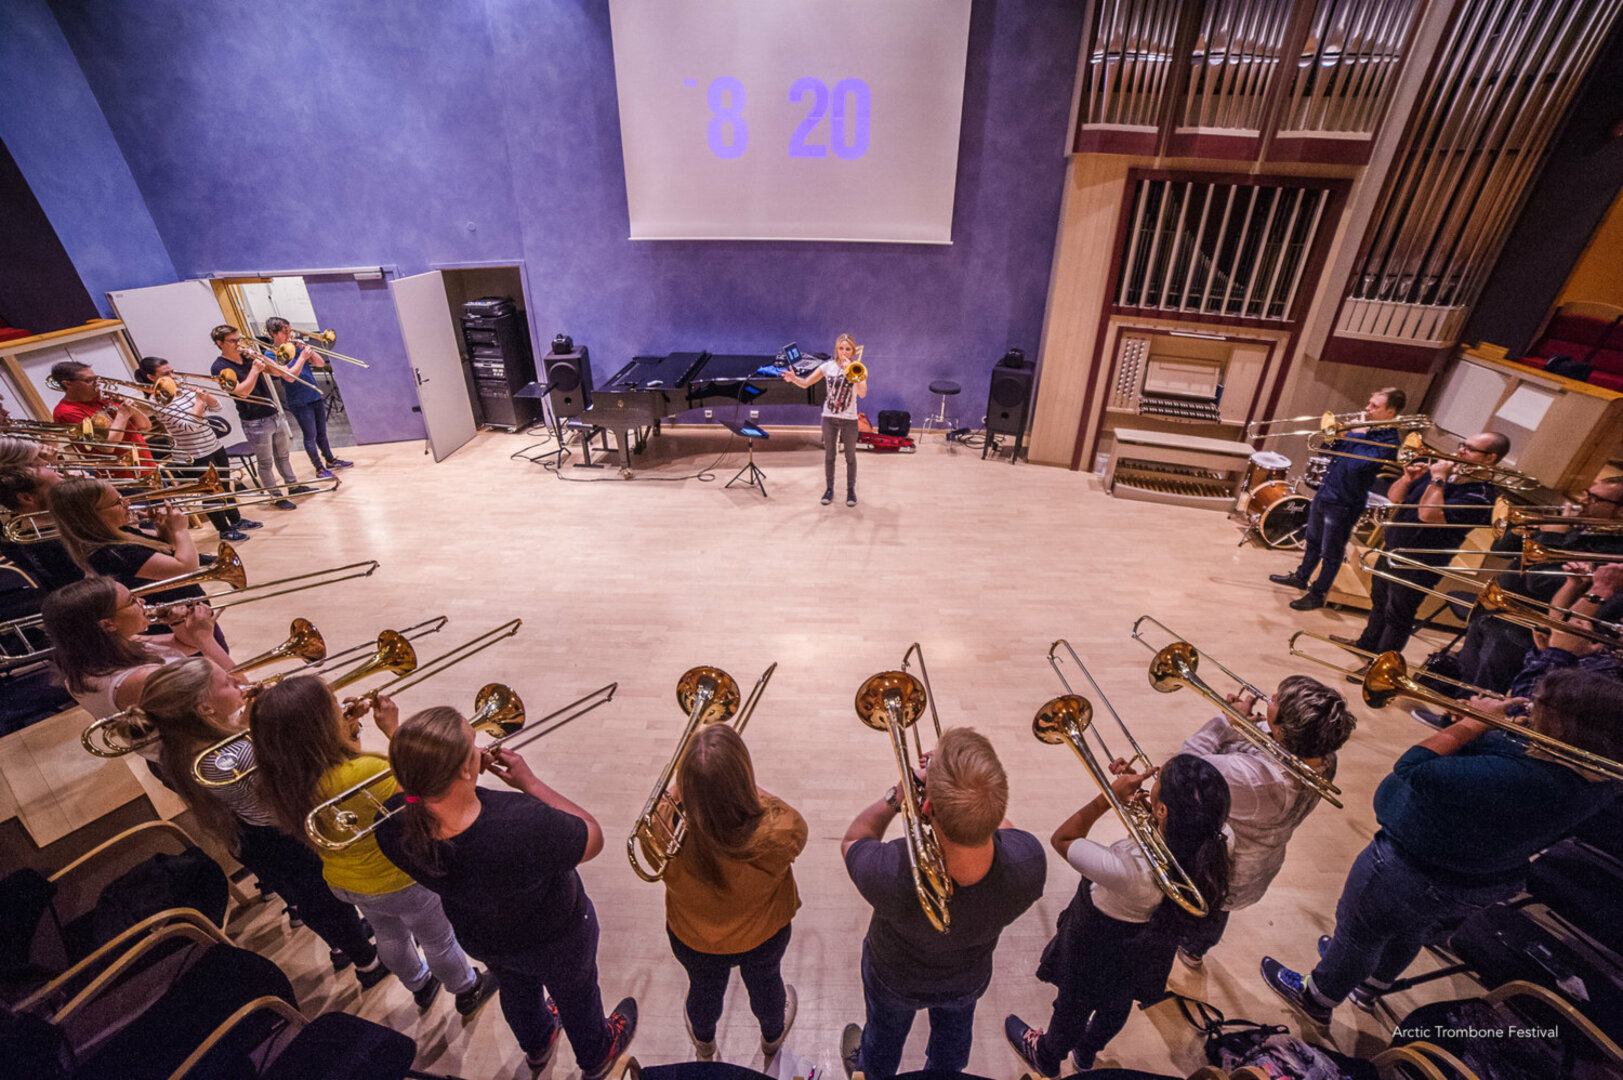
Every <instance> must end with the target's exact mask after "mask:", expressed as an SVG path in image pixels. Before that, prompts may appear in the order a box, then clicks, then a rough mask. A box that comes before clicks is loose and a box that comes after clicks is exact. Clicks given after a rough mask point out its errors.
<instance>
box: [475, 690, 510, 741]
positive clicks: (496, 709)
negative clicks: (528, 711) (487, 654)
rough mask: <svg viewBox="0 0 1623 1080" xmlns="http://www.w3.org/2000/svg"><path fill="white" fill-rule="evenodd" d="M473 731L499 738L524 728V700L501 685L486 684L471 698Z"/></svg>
mask: <svg viewBox="0 0 1623 1080" xmlns="http://www.w3.org/2000/svg"><path fill="white" fill-rule="evenodd" d="M468 723H469V724H471V725H472V726H473V730H475V731H477V732H479V733H480V734H483V735H492V736H495V737H496V738H498V739H499V738H501V737H502V736H504V735H512V734H513V733H514V732H517V731H519V730H521V729H522V728H523V727H524V700H523V699H522V698H520V697H519V696H518V694H517V693H515V692H514V690H513V688H512V687H510V686H506V685H504V684H502V683H486V684H485V685H484V686H481V687H480V688H479V693H477V694H475V695H474V698H473V715H472V716H470V717H468Z"/></svg>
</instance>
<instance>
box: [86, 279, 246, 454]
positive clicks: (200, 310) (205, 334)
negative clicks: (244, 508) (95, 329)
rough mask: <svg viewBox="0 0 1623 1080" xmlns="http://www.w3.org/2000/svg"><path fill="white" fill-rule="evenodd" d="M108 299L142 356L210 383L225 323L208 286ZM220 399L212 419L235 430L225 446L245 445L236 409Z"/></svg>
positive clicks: (180, 284)
mask: <svg viewBox="0 0 1623 1080" xmlns="http://www.w3.org/2000/svg"><path fill="white" fill-rule="evenodd" d="M107 298H108V299H109V300H111V301H112V302H113V311H114V312H115V313H117V315H118V317H119V319H120V320H122V321H123V323H124V328H125V329H126V330H128V331H129V334H130V339H131V340H132V341H134V342H135V354H136V355H137V356H161V357H163V358H164V359H165V360H167V361H169V362H170V363H171V364H173V365H174V367H175V370H176V371H184V372H186V373H187V374H190V375H201V376H204V377H208V373H209V366H210V365H211V364H213V363H214V358H215V357H217V356H219V355H220V350H219V349H218V348H216V347H215V345H214V341H213V339H211V338H210V337H209V333H210V332H211V331H212V330H213V329H214V328H215V327H216V326H219V325H220V324H221V323H223V322H224V321H225V315H224V314H223V313H222V312H221V311H220V302H219V301H218V300H216V299H215V298H214V289H213V287H212V286H210V285H209V283H208V282H206V281H177V282H175V284H173V285H154V286H152V287H151V288H147V289H124V290H121V291H119V292H110V293H108V294H107ZM239 329H241V328H240V327H239ZM123 377H124V378H128V376H123ZM217 396H218V397H219V399H220V411H219V412H218V413H210V414H209V415H210V416H218V417H220V418H221V419H222V420H224V421H226V422H227V423H228V424H230V425H231V434H229V435H227V436H225V437H224V438H222V439H221V440H220V441H221V442H222V443H224V444H226V445H227V446H230V445H232V444H234V443H240V442H246V441H247V437H246V436H244V435H243V433H242V423H241V422H240V421H239V420H238V419H237V410H236V407H235V406H234V405H232V404H231V402H230V401H228V400H227V399H226V395H225V394H224V393H223V392H222V393H221V394H219V395H217Z"/></svg>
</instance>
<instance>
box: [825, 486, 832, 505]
mask: <svg viewBox="0 0 1623 1080" xmlns="http://www.w3.org/2000/svg"><path fill="white" fill-rule="evenodd" d="M833 501H834V489H833V488H829V489H828V490H827V491H824V492H823V505H824V506H827V505H828V504H829V503H831V502H833Z"/></svg>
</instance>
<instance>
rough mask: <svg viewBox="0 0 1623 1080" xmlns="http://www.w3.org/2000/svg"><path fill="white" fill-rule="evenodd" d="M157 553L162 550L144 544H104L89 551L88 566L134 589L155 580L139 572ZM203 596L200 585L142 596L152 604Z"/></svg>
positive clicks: (180, 586)
mask: <svg viewBox="0 0 1623 1080" xmlns="http://www.w3.org/2000/svg"><path fill="white" fill-rule="evenodd" d="M126 531H127V530H126ZM159 554H162V553H161V552H159V551H157V550H155V549H153V548H149V547H147V546H146V545H144V544H108V545H107V546H106V547H99V548H97V549H96V550H95V551H92V552H91V553H90V568H91V569H92V570H94V571H95V572H96V573H98V574H101V575H102V576H104V577H110V578H112V579H114V580H115V581H117V582H118V583H119V584H120V585H122V586H124V587H125V588H126V589H135V588H139V587H141V586H143V585H151V584H152V582H153V581H154V580H158V579H147V578H143V577H141V576H140V571H141V567H143V566H145V565H146V564H147V560H148V559H150V558H152V556H154V555H159ZM203 595H205V593H204V591H203V588H202V587H201V586H198V585H178V586H176V587H175V588H173V589H164V590H163V591H162V592H157V593H148V594H147V595H146V596H144V597H143V599H145V600H146V601H147V602H148V603H152V604H167V603H170V602H171V601H175V600H188V599H191V598H192V597H196V596H203Z"/></svg>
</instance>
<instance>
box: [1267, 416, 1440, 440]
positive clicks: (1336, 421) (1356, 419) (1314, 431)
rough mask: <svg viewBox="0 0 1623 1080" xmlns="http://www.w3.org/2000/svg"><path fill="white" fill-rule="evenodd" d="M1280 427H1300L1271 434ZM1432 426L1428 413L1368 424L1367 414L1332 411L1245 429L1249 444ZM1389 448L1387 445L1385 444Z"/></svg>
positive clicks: (1275, 419) (1278, 418)
mask: <svg viewBox="0 0 1623 1080" xmlns="http://www.w3.org/2000/svg"><path fill="white" fill-rule="evenodd" d="M1276 424H1291V425H1300V426H1296V427H1292V428H1291V429H1290V430H1288V431H1274V430H1271V429H1272V428H1273V427H1274V425H1276ZM1430 426H1431V417H1430V416H1427V415H1426V414H1424V413H1412V414H1408V415H1405V416H1395V417H1393V418H1392V419H1390V420H1366V419H1365V418H1364V414H1363V411H1362V410H1360V411H1358V412H1344V413H1336V412H1329V411H1328V410H1327V411H1325V412H1322V413H1320V414H1318V415H1317V416H1276V417H1271V418H1269V419H1266V420H1253V421H1251V423H1249V424H1247V425H1246V426H1245V437H1246V441H1248V442H1249V441H1250V440H1252V439H1278V438H1284V437H1285V436H1287V435H1322V436H1333V435H1336V434H1338V433H1339V432H1343V431H1350V430H1352V429H1353V428H1360V427H1361V428H1384V427H1395V428H1397V429H1398V430H1400V431H1419V430H1422V429H1424V428H1428V427H1430ZM1381 445H1382V446H1385V445H1386V444H1385V443H1382V444H1381Z"/></svg>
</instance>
